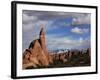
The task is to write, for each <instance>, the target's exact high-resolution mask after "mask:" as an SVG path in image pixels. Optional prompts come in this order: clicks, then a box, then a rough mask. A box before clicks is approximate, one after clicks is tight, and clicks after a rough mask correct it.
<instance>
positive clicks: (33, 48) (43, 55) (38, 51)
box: [23, 28, 52, 69]
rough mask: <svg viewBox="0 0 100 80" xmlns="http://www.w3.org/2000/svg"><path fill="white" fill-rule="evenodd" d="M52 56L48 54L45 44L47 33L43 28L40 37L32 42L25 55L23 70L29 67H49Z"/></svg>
mask: <svg viewBox="0 0 100 80" xmlns="http://www.w3.org/2000/svg"><path fill="white" fill-rule="evenodd" d="M51 62H52V60H51V56H50V55H49V53H48V50H47V48H46V44H45V32H44V29H43V28H41V31H40V37H39V39H36V40H34V41H32V42H31V43H30V45H29V49H26V51H25V52H24V53H23V69H25V68H27V67H30V66H32V67H38V66H44V67H47V66H48V65H49V63H51Z"/></svg>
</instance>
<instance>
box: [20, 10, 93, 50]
mask: <svg viewBox="0 0 100 80" xmlns="http://www.w3.org/2000/svg"><path fill="white" fill-rule="evenodd" d="M22 15H23V18H22V19H23V20H22V23H23V27H22V34H23V37H22V40H23V41H22V42H23V44H22V46H23V51H24V50H25V49H26V48H28V46H29V44H30V42H31V41H33V40H35V39H37V38H39V32H40V28H41V26H43V27H44V29H45V32H46V46H47V48H48V50H56V49H84V48H88V47H90V38H91V34H90V33H91V23H90V22H91V21H90V20H91V14H89V13H74V12H73V13H72V12H49V11H32V10H23V14H22Z"/></svg>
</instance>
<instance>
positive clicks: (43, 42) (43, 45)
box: [39, 26, 52, 63]
mask: <svg viewBox="0 0 100 80" xmlns="http://www.w3.org/2000/svg"><path fill="white" fill-rule="evenodd" d="M39 39H40V45H41V48H42V49H43V51H44V53H45V54H46V56H47V58H48V62H50V63H52V60H51V58H50V55H49V53H48V50H47V48H46V38H45V31H44V27H43V26H41V30H40V35H39Z"/></svg>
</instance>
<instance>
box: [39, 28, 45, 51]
mask: <svg viewBox="0 0 100 80" xmlns="http://www.w3.org/2000/svg"><path fill="white" fill-rule="evenodd" d="M39 37H40V44H41V48H42V49H43V50H44V52H47V49H46V44H45V31H44V28H43V27H42V28H41V30H40V35H39Z"/></svg>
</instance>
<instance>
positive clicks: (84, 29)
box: [71, 27, 89, 34]
mask: <svg viewBox="0 0 100 80" xmlns="http://www.w3.org/2000/svg"><path fill="white" fill-rule="evenodd" d="M88 31H89V29H88V28H83V29H81V28H78V27H75V28H72V29H71V32H73V33H76V34H83V33H87V32H88Z"/></svg>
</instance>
